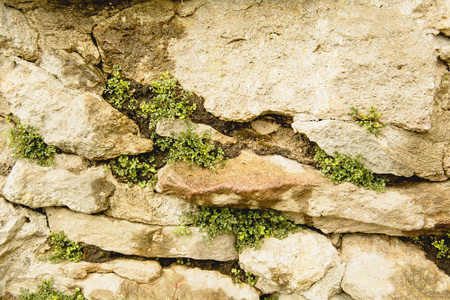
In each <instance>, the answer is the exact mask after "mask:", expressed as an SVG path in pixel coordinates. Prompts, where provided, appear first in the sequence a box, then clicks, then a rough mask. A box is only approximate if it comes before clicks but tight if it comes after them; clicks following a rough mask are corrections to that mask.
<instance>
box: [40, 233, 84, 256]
mask: <svg viewBox="0 0 450 300" xmlns="http://www.w3.org/2000/svg"><path fill="white" fill-rule="evenodd" d="M50 246H54V247H55V249H54V250H53V252H52V253H51V254H50V255H49V256H48V257H46V258H45V259H44V260H49V261H51V262H52V263H54V264H56V263H58V262H60V261H61V260H69V261H75V262H78V261H80V260H81V259H82V258H83V251H82V250H83V247H82V246H81V245H80V244H79V243H76V242H73V241H71V240H69V239H68V238H67V237H66V235H65V234H64V232H62V231H61V232H60V233H52V234H51V240H50Z"/></svg>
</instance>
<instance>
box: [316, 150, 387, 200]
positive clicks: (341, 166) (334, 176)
mask: <svg viewBox="0 0 450 300" xmlns="http://www.w3.org/2000/svg"><path fill="white" fill-rule="evenodd" d="M315 150H316V154H315V155H314V160H315V161H316V162H317V164H318V166H319V167H320V168H321V169H322V173H324V174H325V175H326V176H327V177H328V178H329V179H330V180H331V181H332V182H334V183H341V182H351V183H353V184H355V185H356V186H358V187H362V186H363V187H365V188H366V189H371V190H375V191H377V192H385V187H386V184H387V183H388V182H389V179H388V178H387V177H386V176H385V175H378V174H374V173H373V172H372V171H370V170H369V169H367V168H366V167H365V166H364V165H363V163H362V162H361V155H358V156H357V157H356V159H354V158H352V157H351V156H350V155H344V154H340V153H338V152H335V153H334V157H332V156H329V155H327V154H326V153H325V151H323V150H322V149H320V148H319V147H316V148H315Z"/></svg>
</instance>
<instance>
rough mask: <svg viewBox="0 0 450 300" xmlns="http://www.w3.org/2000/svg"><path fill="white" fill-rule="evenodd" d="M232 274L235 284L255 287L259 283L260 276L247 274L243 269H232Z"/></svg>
mask: <svg viewBox="0 0 450 300" xmlns="http://www.w3.org/2000/svg"><path fill="white" fill-rule="evenodd" d="M231 274H232V275H231V277H232V278H233V281H234V283H241V284H242V283H248V284H249V285H251V286H255V284H256V282H257V281H258V276H255V275H254V274H252V273H251V272H245V271H243V270H241V269H237V268H233V269H231Z"/></svg>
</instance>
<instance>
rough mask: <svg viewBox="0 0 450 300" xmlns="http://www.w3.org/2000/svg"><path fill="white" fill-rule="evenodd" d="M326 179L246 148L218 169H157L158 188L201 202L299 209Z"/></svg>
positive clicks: (181, 166)
mask: <svg viewBox="0 0 450 300" xmlns="http://www.w3.org/2000/svg"><path fill="white" fill-rule="evenodd" d="M323 183H327V179H325V177H324V176H323V175H322V174H321V173H320V172H319V171H317V170H314V169H313V168H312V167H310V166H303V165H301V164H299V163H297V162H295V161H293V160H290V159H287V158H284V157H282V156H278V155H275V156H266V157H261V156H258V155H255V154H253V153H251V152H247V151H243V152H242V153H241V154H240V155H239V156H238V157H236V158H232V159H230V160H229V161H228V162H227V164H226V166H225V168H223V169H220V168H218V169H217V172H214V171H211V170H209V169H204V168H200V167H198V166H194V165H192V166H188V165H187V164H185V163H176V164H174V165H173V166H170V165H167V166H165V167H163V168H162V169H160V170H159V171H158V182H157V184H156V186H155V189H156V190H157V191H158V192H162V193H167V194H169V195H174V196H178V197H181V198H183V199H186V200H188V201H190V202H192V203H194V204H196V205H202V206H234V207H237V208H252V209H256V208H270V209H276V210H281V211H298V210H299V209H302V208H301V207H302V205H303V204H304V203H305V200H306V199H308V198H309V196H310V194H311V191H312V189H314V187H315V186H318V185H320V184H323Z"/></svg>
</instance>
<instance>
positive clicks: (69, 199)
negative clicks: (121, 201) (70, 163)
mask: <svg viewBox="0 0 450 300" xmlns="http://www.w3.org/2000/svg"><path fill="white" fill-rule="evenodd" d="M113 191H114V184H112V183H111V182H109V181H108V180H107V176H106V173H105V172H104V170H103V168H102V167H96V168H92V169H88V170H86V171H83V172H81V173H80V174H74V173H71V172H69V171H67V170H64V169H53V168H52V167H41V166H39V165H37V164H35V163H32V162H29V161H27V160H25V159H21V160H19V161H17V163H16V164H15V165H14V167H13V169H12V171H11V173H10V174H9V176H8V178H7V179H6V183H5V186H4V188H3V192H2V193H3V196H4V197H5V198H6V199H8V200H9V201H11V202H14V203H18V204H22V205H26V206H29V207H31V208H39V207H49V206H67V207H69V208H70V209H72V210H74V211H79V212H83V213H88V214H91V213H98V212H101V211H104V210H106V208H107V207H108V202H107V199H108V196H109V195H110V194H111V193H112V192H113Z"/></svg>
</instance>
